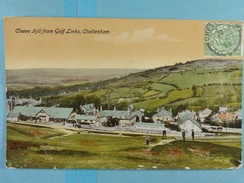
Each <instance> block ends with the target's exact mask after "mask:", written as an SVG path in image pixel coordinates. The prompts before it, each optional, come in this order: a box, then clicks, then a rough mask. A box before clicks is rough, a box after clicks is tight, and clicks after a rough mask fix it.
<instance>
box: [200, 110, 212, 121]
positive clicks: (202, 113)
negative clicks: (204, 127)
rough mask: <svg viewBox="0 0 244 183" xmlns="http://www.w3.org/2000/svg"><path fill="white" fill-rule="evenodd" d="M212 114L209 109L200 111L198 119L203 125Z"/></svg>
mask: <svg viewBox="0 0 244 183" xmlns="http://www.w3.org/2000/svg"><path fill="white" fill-rule="evenodd" d="M211 113H212V110H211V109H209V108H206V109H204V110H203V111H200V112H199V113H198V117H199V119H200V121H201V122H202V123H203V122H204V121H205V118H206V117H208V116H209V115H210V114H211Z"/></svg>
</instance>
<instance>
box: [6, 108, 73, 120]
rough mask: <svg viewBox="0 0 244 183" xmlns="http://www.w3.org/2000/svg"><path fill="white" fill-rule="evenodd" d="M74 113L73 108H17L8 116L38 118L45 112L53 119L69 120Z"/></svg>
mask: <svg viewBox="0 0 244 183" xmlns="http://www.w3.org/2000/svg"><path fill="white" fill-rule="evenodd" d="M72 111H73V108H59V107H27V106H15V107H14V109H13V110H12V111H10V112H9V114H8V115H7V116H8V117H18V115H19V114H21V115H23V116H26V117H36V115H37V114H38V113H40V112H44V113H46V114H47V115H48V116H50V117H51V118H57V119H68V118H69V117H70V115H71V113H72Z"/></svg>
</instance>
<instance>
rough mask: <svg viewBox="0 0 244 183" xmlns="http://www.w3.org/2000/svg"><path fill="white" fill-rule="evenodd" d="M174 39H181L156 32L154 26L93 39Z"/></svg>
mask: <svg viewBox="0 0 244 183" xmlns="http://www.w3.org/2000/svg"><path fill="white" fill-rule="evenodd" d="M156 40H158V41H173V42H179V41H180V39H176V38H171V37H170V36H168V35H167V34H158V35H157V34H156V33H155V30H154V29H153V28H147V29H141V30H135V31H133V32H131V33H129V32H122V33H120V34H119V35H115V36H111V35H99V36H97V37H95V38H94V39H93V41H102V42H116V43H150V42H153V41H156Z"/></svg>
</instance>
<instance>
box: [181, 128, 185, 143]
mask: <svg viewBox="0 0 244 183" xmlns="http://www.w3.org/2000/svg"><path fill="white" fill-rule="evenodd" d="M182 139H183V142H185V140H186V131H185V130H184V129H183V130H182Z"/></svg>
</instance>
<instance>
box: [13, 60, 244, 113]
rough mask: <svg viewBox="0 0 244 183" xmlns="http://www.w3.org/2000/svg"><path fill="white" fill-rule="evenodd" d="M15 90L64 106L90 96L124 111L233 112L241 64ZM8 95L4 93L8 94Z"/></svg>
mask: <svg viewBox="0 0 244 183" xmlns="http://www.w3.org/2000/svg"><path fill="white" fill-rule="evenodd" d="M193 86H195V89H193ZM41 90H43V91H42V92H40V91H41ZM193 90H195V91H193ZM18 92H19V95H20V96H21V97H27V96H30V95H31V96H32V97H43V99H44V101H45V104H46V105H55V104H60V105H61V106H67V105H68V106H69V107H70V106H72V104H73V103H72V102H71V101H74V102H75V103H81V104H84V103H87V102H93V100H92V98H94V100H96V104H97V105H103V106H104V109H106V108H110V109H112V108H113V107H114V106H116V107H117V109H126V108H127V106H128V105H129V104H133V105H134V108H135V109H140V108H144V109H146V110H148V111H153V112H154V111H156V110H157V108H158V107H161V106H166V107H167V106H168V107H175V106H179V105H185V106H187V107H188V108H192V109H196V110H200V109H204V108H206V107H211V106H220V105H227V106H229V107H230V108H231V109H233V110H235V109H237V108H241V99H242V97H241V95H242V61H241V60H234V59H233V60H216V59H205V60H195V61H188V62H186V63H184V64H183V63H177V64H175V65H172V66H164V67H159V68H155V69H150V70H146V71H140V72H136V73H132V72H131V74H129V75H126V76H124V77H119V78H113V79H107V80H102V79H101V80H99V81H96V82H87V83H85V84H76V85H69V86H67V85H66V86H62V87H52V88H51V87H49V88H48V87H47V88H44V89H43V88H41V87H38V88H34V89H29V90H27V89H26V90H21V91H18ZM11 94H13V93H11V91H9V92H8V96H9V95H11ZM79 96H80V98H82V97H83V98H82V100H80V101H78V100H76V98H79ZM81 96H82V97H81ZM89 97H90V99H89V100H86V98H89ZM98 99H99V100H98Z"/></svg>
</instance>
